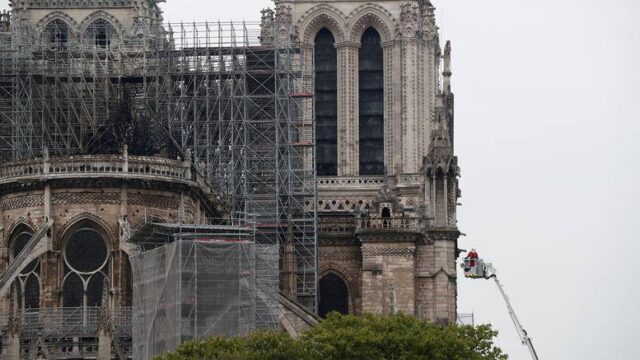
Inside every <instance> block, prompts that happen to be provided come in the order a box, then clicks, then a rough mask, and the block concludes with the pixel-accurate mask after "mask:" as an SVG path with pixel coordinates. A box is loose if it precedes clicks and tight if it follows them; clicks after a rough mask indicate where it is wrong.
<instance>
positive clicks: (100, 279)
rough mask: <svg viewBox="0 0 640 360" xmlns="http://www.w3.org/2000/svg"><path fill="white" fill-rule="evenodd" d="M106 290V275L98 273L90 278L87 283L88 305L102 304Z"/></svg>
mask: <svg viewBox="0 0 640 360" xmlns="http://www.w3.org/2000/svg"><path fill="white" fill-rule="evenodd" d="M103 292H104V275H102V274H101V273H97V274H95V275H93V276H92V277H91V280H89V285H87V306H101V305H102V294H103Z"/></svg>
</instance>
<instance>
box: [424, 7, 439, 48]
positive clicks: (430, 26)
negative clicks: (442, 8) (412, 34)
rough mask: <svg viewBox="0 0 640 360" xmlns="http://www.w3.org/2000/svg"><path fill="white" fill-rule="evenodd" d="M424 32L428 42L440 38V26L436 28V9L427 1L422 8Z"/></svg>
mask: <svg viewBox="0 0 640 360" xmlns="http://www.w3.org/2000/svg"><path fill="white" fill-rule="evenodd" d="M421 13H422V30H423V33H424V37H425V39H426V40H429V41H433V40H436V39H437V37H438V26H436V16H435V7H433V5H431V2H429V1H425V2H424V3H423V4H422V8H421Z"/></svg>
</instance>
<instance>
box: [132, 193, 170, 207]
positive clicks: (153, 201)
mask: <svg viewBox="0 0 640 360" xmlns="http://www.w3.org/2000/svg"><path fill="white" fill-rule="evenodd" d="M128 200H129V204H130V205H140V206H144V207H146V208H152V209H172V210H176V209H178V208H179V207H180V199H178V198H177V197H174V196H162V195H146V194H130V195H129V199H128Z"/></svg>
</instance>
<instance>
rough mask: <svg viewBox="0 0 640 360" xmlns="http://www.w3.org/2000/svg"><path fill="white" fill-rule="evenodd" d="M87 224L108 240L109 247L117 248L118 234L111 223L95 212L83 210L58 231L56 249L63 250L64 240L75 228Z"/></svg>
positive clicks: (55, 242) (54, 245)
mask: <svg viewBox="0 0 640 360" xmlns="http://www.w3.org/2000/svg"><path fill="white" fill-rule="evenodd" d="M85 226H88V227H93V228H94V229H95V230H96V231H97V232H98V233H99V234H100V235H101V236H102V237H103V239H104V240H105V241H106V242H107V244H108V247H109V249H115V248H117V246H118V236H116V233H115V232H114V231H113V230H112V229H111V228H110V226H109V224H108V223H107V222H106V221H105V220H104V219H102V218H100V217H99V216H97V215H95V214H92V213H89V212H83V213H80V214H78V215H76V216H74V217H73V218H71V220H69V221H67V223H66V224H64V226H62V228H61V229H60V230H59V231H58V232H57V235H56V236H55V239H56V240H55V241H54V244H53V247H54V249H56V250H57V251H62V247H63V245H64V241H65V240H66V239H67V238H68V237H69V236H70V235H71V234H72V233H73V232H74V231H75V230H77V229H79V228H81V227H85Z"/></svg>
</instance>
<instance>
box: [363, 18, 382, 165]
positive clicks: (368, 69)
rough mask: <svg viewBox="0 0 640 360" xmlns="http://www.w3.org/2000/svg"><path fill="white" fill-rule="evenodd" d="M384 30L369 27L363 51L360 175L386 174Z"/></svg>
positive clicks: (364, 36)
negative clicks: (382, 35)
mask: <svg viewBox="0 0 640 360" xmlns="http://www.w3.org/2000/svg"><path fill="white" fill-rule="evenodd" d="M381 42H382V41H381V37H380V34H379V33H378V32H377V31H376V30H375V29H374V28H372V27H370V28H368V29H367V30H365V32H364V34H363V35H362V38H361V47H360V51H359V56H358V61H359V77H360V79H359V82H358V84H359V92H358V93H359V115H360V120H359V132H360V137H359V139H360V148H359V150H360V175H384V57H383V49H382V45H381Z"/></svg>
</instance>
